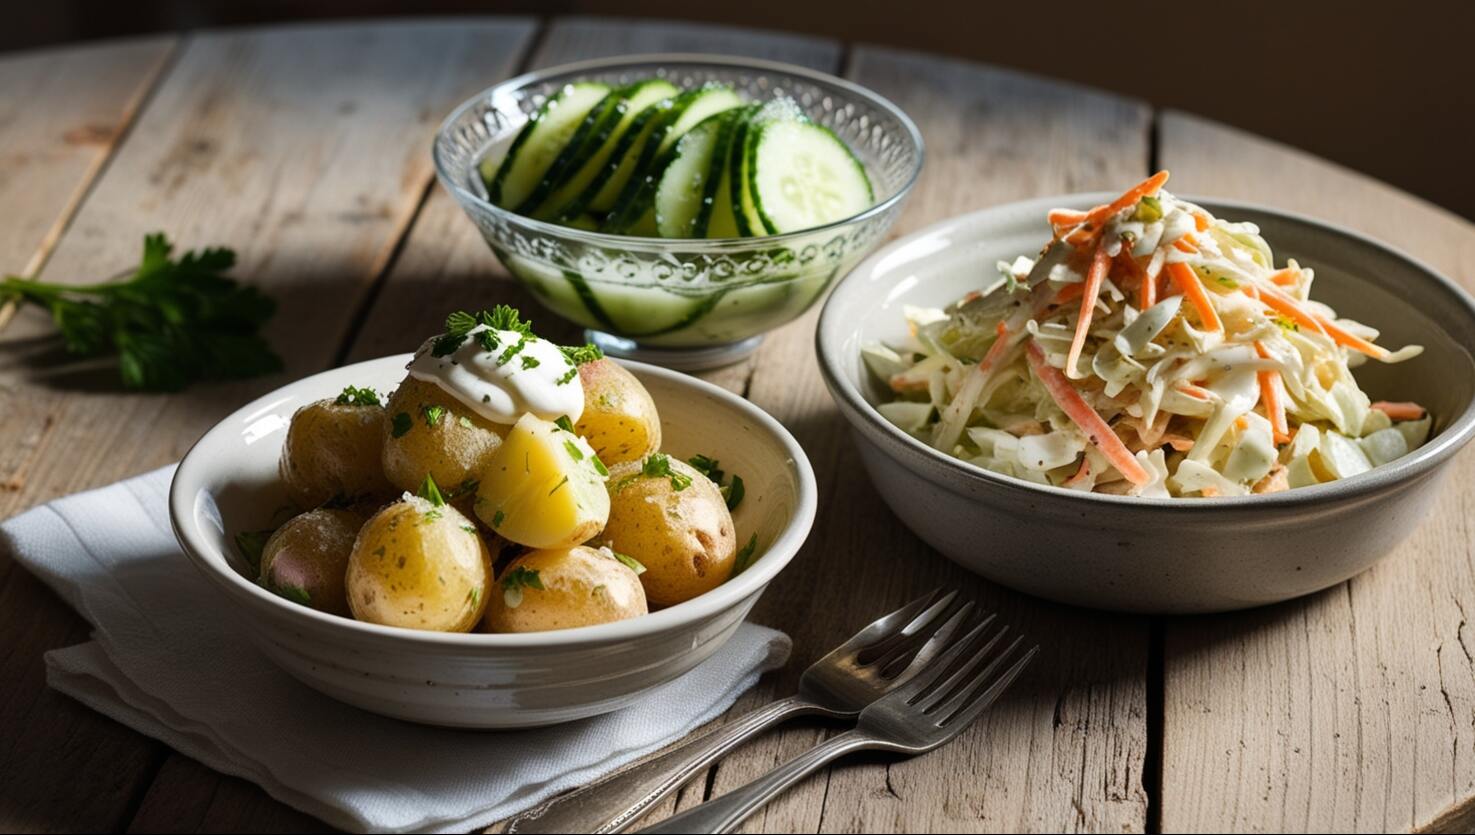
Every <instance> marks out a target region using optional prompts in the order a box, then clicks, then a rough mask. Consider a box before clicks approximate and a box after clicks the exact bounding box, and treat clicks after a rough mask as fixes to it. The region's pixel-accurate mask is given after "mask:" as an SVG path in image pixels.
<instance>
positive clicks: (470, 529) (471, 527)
mask: <svg viewBox="0 0 1475 835" xmlns="http://www.w3.org/2000/svg"><path fill="white" fill-rule="evenodd" d="M461 530H463V531H465V532H467V533H470V534H474V533H476V526H475V525H462V526H461Z"/></svg>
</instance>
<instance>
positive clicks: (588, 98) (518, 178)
mask: <svg viewBox="0 0 1475 835" xmlns="http://www.w3.org/2000/svg"><path fill="white" fill-rule="evenodd" d="M607 95H609V85H608V84H598V83H594V82H582V83H579V84H570V85H568V86H566V87H564V88H563V89H562V90H561V91H559V93H558V95H556V96H554V97H553V98H551V99H549V100H548V101H547V102H546V103H545V104H544V105H543V108H542V109H541V110H539V111H538V113H537V115H535V116H534V117H533V118H531V119H529V120H528V123H527V124H526V125H524V126H523V128H522V130H521V131H519V132H518V134H517V138H516V139H514V140H512V146H511V147H509V148H508V149H507V155H506V156H505V157H503V158H502V161H501V164H500V165H499V166H497V167H496V169H495V170H494V171H493V170H492V169H491V160H489V159H488V160H483V161H482V167H481V173H482V178H483V179H484V180H485V181H486V183H487V196H488V197H489V198H490V199H491V201H492V202H493V203H495V204H497V205H498V206H504V207H511V206H519V205H521V204H522V203H523V201H524V200H526V199H527V197H528V195H529V194H532V192H533V189H535V188H537V187H538V183H539V182H540V181H541V180H542V179H543V175H544V174H545V173H547V171H548V167H549V166H550V165H552V164H553V161H554V159H555V158H556V157H557V156H558V155H559V152H561V151H562V150H563V149H564V146H566V145H567V144H568V142H569V139H570V138H571V137H572V136H573V134H574V131H576V130H578V128H579V125H580V124H582V123H583V121H584V117H586V116H588V115H589V111H590V110H593V109H594V107H595V106H596V105H598V104H599V102H600V101H602V100H603V99H604V97H605V96H607Z"/></svg>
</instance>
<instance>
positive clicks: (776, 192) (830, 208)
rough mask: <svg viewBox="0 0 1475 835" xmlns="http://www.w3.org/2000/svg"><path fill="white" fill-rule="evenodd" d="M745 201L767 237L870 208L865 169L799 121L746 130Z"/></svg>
mask: <svg viewBox="0 0 1475 835" xmlns="http://www.w3.org/2000/svg"><path fill="white" fill-rule="evenodd" d="M747 142H748V148H747V162H746V171H745V174H746V177H747V189H748V196H749V197H750V198H751V200H752V201H753V208H755V209H756V210H757V213H758V216H759V217H760V218H761V219H762V221H763V226H764V228H765V229H766V230H767V231H768V233H769V234H773V235H779V234H783V233H785V232H797V231H800V230H802V229H813V228H814V227H817V226H824V225H826V224H829V223H834V222H835V221H838V220H844V219H845V218H847V217H852V216H854V215H858V214H860V213H861V212H863V211H865V210H866V209H868V208H870V207H871V204H872V203H874V202H875V195H874V193H873V192H872V191H871V181H870V179H869V178H868V177H866V171H865V166H863V165H861V163H860V160H858V159H856V158H855V154H853V153H851V151H850V148H849V146H847V145H846V144H845V143H844V142H843V141H842V140H841V139H840V137H838V136H836V135H835V134H834V132H833V131H831V130H830V129H829V128H827V127H825V126H823V125H817V124H814V123H813V122H810V121H808V120H804V119H794V118H789V119H774V120H771V121H765V122H763V123H762V124H760V125H757V126H753V127H750V128H749V136H748V138H747Z"/></svg>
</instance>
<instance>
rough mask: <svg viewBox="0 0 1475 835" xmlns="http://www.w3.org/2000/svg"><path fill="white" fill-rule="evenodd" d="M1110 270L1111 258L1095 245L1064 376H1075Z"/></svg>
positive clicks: (1104, 250)
mask: <svg viewBox="0 0 1475 835" xmlns="http://www.w3.org/2000/svg"><path fill="white" fill-rule="evenodd" d="M1110 268H1111V256H1110V255H1107V254H1106V247H1104V246H1101V245H1099V244H1098V245H1097V246H1096V253H1095V254H1094V255H1092V256H1091V268H1090V269H1088V270H1086V280H1085V282H1084V284H1083V286H1082V289H1081V315H1080V316H1078V317H1076V333H1075V337H1074V338H1073V339H1071V341H1070V353H1069V354H1067V355H1066V359H1065V371H1066V376H1067V377H1071V376H1075V368H1076V363H1077V362H1079V361H1080V359H1081V349H1083V348H1085V347H1086V332H1087V331H1088V330H1090V328H1091V315H1092V314H1093V313H1095V312H1096V299H1097V297H1098V296H1100V295H1101V282H1102V280H1103V279H1105V278H1106V271H1107V270H1108V269H1110Z"/></svg>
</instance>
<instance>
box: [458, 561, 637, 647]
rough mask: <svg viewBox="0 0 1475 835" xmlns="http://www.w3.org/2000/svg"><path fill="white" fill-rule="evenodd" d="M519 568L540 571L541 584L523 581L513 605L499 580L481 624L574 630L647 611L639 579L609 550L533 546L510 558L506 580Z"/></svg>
mask: <svg viewBox="0 0 1475 835" xmlns="http://www.w3.org/2000/svg"><path fill="white" fill-rule="evenodd" d="M519 570H523V571H536V572H537V573H538V580H539V582H540V583H541V584H542V585H543V588H541V589H538V588H530V587H527V586H522V587H521V589H520V591H521V595H522V599H521V600H520V601H518V603H517V605H516V606H509V605H507V598H508V597H509V595H508V594H506V593H505V591H504V589H503V584H502V582H499V583H498V584H497V586H496V587H495V588H494V589H493V590H492V594H491V595H490V600H488V602H487V613H486V618H485V620H484V621H483V625H484V627H485V628H486V630H487V631H488V632H543V631H546V630H552V629H572V628H574V627H577V626H593V625H595V624H599V623H611V622H613V621H617V620H625V619H626V618H633V617H639V616H640V615H643V614H646V613H647V612H648V611H649V608H648V607H647V605H646V602H645V590H644V589H643V588H642V587H641V585H640V578H639V577H637V576H636V574H635V572H634V571H633V570H631V569H630V568H629V567H628V566H626V565H625V564H624V563H621V562H620V561H619V560H616V559H615V557H614V555H613V554H611V553H609V551H608V550H602V549H595V548H590V547H588V546H586V545H579V546H575V547H573V548H559V549H552V550H544V551H529V552H528V553H526V554H523V555H522V556H520V557H518V558H517V559H515V560H513V561H512V562H511V563H509V564H508V566H507V567H506V568H504V569H503V570H502V574H501V577H502V579H503V580H506V578H508V577H509V576H512V575H513V574H514V573H515V572H517V571H519ZM514 599H516V598H515V596H514Z"/></svg>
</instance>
